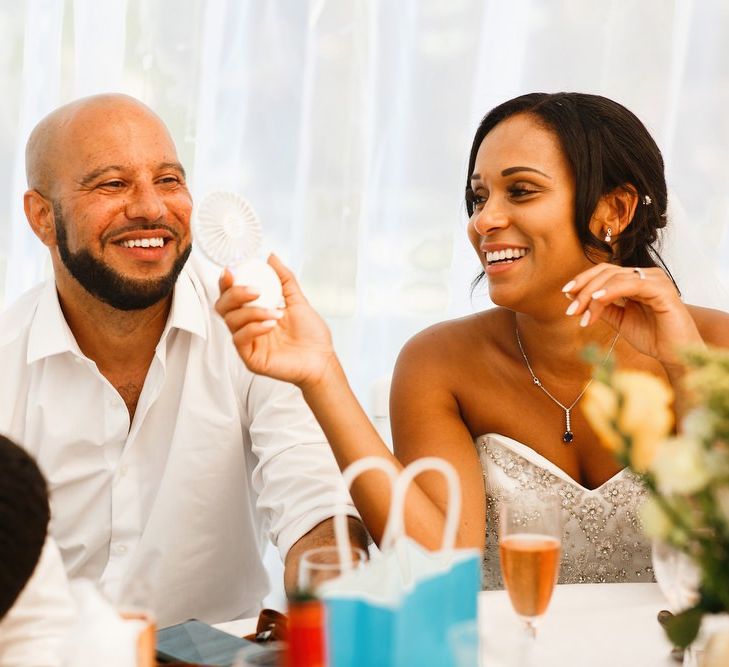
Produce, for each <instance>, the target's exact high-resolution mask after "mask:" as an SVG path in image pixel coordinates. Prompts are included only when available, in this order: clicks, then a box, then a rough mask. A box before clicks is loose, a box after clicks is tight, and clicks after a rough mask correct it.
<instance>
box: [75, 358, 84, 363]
mask: <svg viewBox="0 0 729 667" xmlns="http://www.w3.org/2000/svg"><path fill="white" fill-rule="evenodd" d="M73 360H74V361H75V362H76V363H77V364H82V363H83V362H84V360H83V359H82V358H81V357H74V358H73Z"/></svg>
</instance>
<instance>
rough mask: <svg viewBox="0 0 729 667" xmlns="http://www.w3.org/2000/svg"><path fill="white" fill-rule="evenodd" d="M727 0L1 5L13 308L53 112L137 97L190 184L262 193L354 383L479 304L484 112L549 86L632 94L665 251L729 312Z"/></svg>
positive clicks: (30, 243) (272, 224)
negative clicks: (477, 166)
mask: <svg viewBox="0 0 729 667" xmlns="http://www.w3.org/2000/svg"><path fill="white" fill-rule="evenodd" d="M727 43H729V4H727V3H725V2H724V1H723V0H702V1H701V2H699V1H694V2H692V1H691V0H675V1H670V0H612V1H608V0H589V1H588V0H509V1H507V0H501V1H492V2H488V1H485V0H449V1H448V2H442V0H399V1H398V2H388V1H387V0H308V1H307V0H208V1H207V2H205V1H203V0H174V1H173V0H105V2H97V1H96V0H66V1H65V2H64V1H63V0H25V1H24V2H23V1H19V0H0V82H1V85H2V91H3V105H2V107H0V175H1V176H2V178H0V304H1V303H3V302H4V304H5V305H8V304H9V303H10V302H11V301H13V300H14V299H15V298H17V296H18V295H19V294H20V293H22V292H23V291H24V290H25V289H27V288H28V287H29V286H31V285H32V284H33V283H35V282H37V281H38V280H40V279H41V278H42V277H43V276H44V275H45V273H46V272H47V271H48V269H47V259H46V255H47V253H46V251H45V249H44V248H43V247H42V246H41V245H40V243H39V242H38V241H36V240H35V238H34V237H33V236H32V234H30V232H29V230H28V228H27V225H26V223H25V220H24V216H23V212H22V202H21V196H22V192H23V190H24V187H25V183H24V164H23V147H24V143H25V140H26V138H27V135H28V132H29V131H30V129H31V128H32V126H33V125H34V124H35V123H36V122H37V121H38V120H39V119H40V118H41V117H42V116H43V115H44V114H45V113H47V112H48V111H50V110H51V109H52V108H54V107H55V106H57V105H59V104H61V103H64V102H67V101H69V100H71V99H74V98H76V97H79V96H81V95H87V94H91V93H95V92H102V91H123V92H128V93H130V94H133V95H135V96H137V97H139V98H141V99H142V100H143V101H145V102H146V103H148V104H149V105H150V106H152V107H153V108H154V109H155V110H156V111H157V112H158V113H159V114H160V115H161V116H162V117H163V118H164V119H165V120H166V122H167V123H168V125H169V126H170V128H171V130H172V132H173V134H174V136H175V138H176V140H177V143H178V148H179V152H180V155H181V157H182V160H183V162H184V163H185V165H186V167H187V169H188V171H189V173H190V180H191V186H192V190H193V195H194V196H195V197H196V198H197V199H200V198H201V197H202V196H203V195H204V194H205V193H206V192H208V191H211V190H215V189H230V190H234V191H236V192H239V193H241V194H243V195H244V196H246V197H247V198H249V199H250V200H251V201H252V202H253V204H254V206H255V208H256V209H257V210H258V212H259V214H260V216H261V218H262V219H263V222H264V226H265V231H266V236H267V242H268V245H269V246H270V247H271V248H273V249H275V250H276V251H277V252H279V253H280V254H281V255H283V256H284V257H285V258H286V259H287V260H288V262H289V263H290V264H291V265H292V266H293V267H294V269H295V270H296V271H297V272H298V274H299V275H300V277H301V280H302V282H303V284H304V286H305V288H306V290H307V292H308V294H309V296H310V298H311V299H312V301H313V302H314V303H315V305H316V306H317V307H318V308H319V309H320V310H321V312H322V313H323V314H324V315H325V316H326V317H327V319H328V321H329V322H330V324H331V326H332V329H333V331H334V335H335V339H336V344H337V347H338V349H339V351H340V353H341V355H342V357H343V359H344V362H345V365H346V367H347V370H348V371H349V373H350V376H351V377H352V379H353V382H354V385H355V388H356V389H357V391H358V393H359V394H360V396H361V397H362V398H363V399H364V400H365V402H367V399H368V397H367V393H366V390H367V387H369V386H370V384H371V383H372V381H373V380H374V379H375V378H377V377H378V376H382V375H387V374H389V372H390V370H391V368H392V364H393V362H394V359H395V357H396V354H397V351H398V350H399V348H400V347H401V346H402V344H403V343H404V341H405V340H406V339H407V338H408V337H409V336H411V335H412V334H413V333H415V332H416V331H418V330H420V329H421V328H423V327H424V326H426V325H428V324H430V323H432V322H435V321H438V320H441V319H444V318H446V317H451V316H457V315H461V314H465V313H468V312H472V311H473V310H474V309H476V308H481V307H484V306H485V305H486V304H487V302H486V300H485V299H484V298H479V297H478V296H477V297H476V298H475V299H471V297H470V294H469V283H470V280H471V279H472V278H473V276H474V275H475V274H476V272H477V269H478V265H477V261H476V258H475V255H474V253H473V251H472V250H470V248H468V246H467V244H466V240H465V233H464V230H465V222H466V221H465V213H464V207H463V205H462V193H463V186H464V182H465V169H466V164H467V156H468V149H469V146H470V141H471V136H472V133H473V131H474V129H475V127H476V125H477V123H478V120H479V119H480V118H481V116H483V114H484V113H485V112H486V111H487V110H488V109H489V108H490V107H492V106H493V105H495V104H497V103H498V102H500V101H502V100H504V99H506V98H508V97H511V96H513V95H516V94H519V93H522V92H528V91H533V90H543V91H557V90H580V91H585V92H595V93H600V94H604V95H607V96H610V97H612V98H614V99H617V100H619V101H621V102H623V103H624V104H626V105H627V106H628V107H629V108H631V109H632V110H633V111H635V112H636V113H637V114H638V115H639V116H640V117H641V118H642V119H643V120H644V121H645V122H646V124H647V125H648V127H649V128H650V129H651V130H652V132H653V133H654V136H655V137H656V139H657V141H658V143H659V145H660V146H661V147H662V149H663V151H664V155H665V157H666V161H667V165H668V172H669V182H670V188H671V193H672V197H671V207H672V221H671V227H672V232H671V234H670V239H669V247H668V248H667V251H666V255H667V259H668V262H669V265H671V266H672V268H673V269H675V273H676V276H677V279H678V282H679V285H680V286H681V287H682V289H683V291H684V294H685V296H686V298H687V300H688V301H691V302H694V303H702V304H705V305H715V306H720V307H724V308H728V307H729V299H728V298H727V285H729V224H728V222H727V221H728V219H729V188H727V186H726V176H725V173H726V170H727V165H728V164H729V115H727V113H726V108H727V105H728V103H729V49H727V48H726V44H727Z"/></svg>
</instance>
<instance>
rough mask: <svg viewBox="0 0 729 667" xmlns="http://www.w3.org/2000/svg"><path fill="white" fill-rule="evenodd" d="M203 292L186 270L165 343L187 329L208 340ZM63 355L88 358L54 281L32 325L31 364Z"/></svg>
mask: <svg viewBox="0 0 729 667" xmlns="http://www.w3.org/2000/svg"><path fill="white" fill-rule="evenodd" d="M202 292H203V290H202V287H201V286H200V285H195V284H194V283H193V278H192V276H191V275H190V274H189V273H188V272H187V271H184V270H183V271H182V273H180V277H179V278H178V279H177V283H176V284H175V291H174V292H173V295H172V307H171V308H170V314H169V316H168V317H167V324H166V325H165V329H164V332H163V333H162V336H161V338H160V340H161V341H163V340H165V339H166V337H167V334H168V333H169V332H170V331H171V330H172V329H183V330H185V331H189V332H190V333H193V334H195V335H197V336H200V337H201V338H203V339H205V338H207V327H206V325H205V313H204V309H203V295H202ZM63 352H71V353H72V354H74V355H76V356H78V357H83V356H84V355H83V352H81V349H80V348H79V346H78V343H77V342H76V339H75V338H74V336H73V332H72V331H71V329H70V328H69V326H68V323H67V322H66V318H65V317H64V316H63V311H62V310H61V304H60V302H59V300H58V293H57V292H56V283H55V281H54V280H53V279H51V280H48V281H47V282H46V284H45V285H44V287H43V290H42V291H41V296H40V299H39V301H38V306H37V308H36V311H35V316H34V317H33V322H32V323H31V326H30V334H29V338H28V353H27V363H29V364H32V363H33V362H35V361H38V360H39V359H43V358H45V357H51V356H53V355H54V354H62V353H63Z"/></svg>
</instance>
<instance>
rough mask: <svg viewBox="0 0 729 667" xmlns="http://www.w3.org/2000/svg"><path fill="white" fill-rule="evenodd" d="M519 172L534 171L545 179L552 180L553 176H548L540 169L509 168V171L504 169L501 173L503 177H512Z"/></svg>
mask: <svg viewBox="0 0 729 667" xmlns="http://www.w3.org/2000/svg"><path fill="white" fill-rule="evenodd" d="M519 171H533V172H534V173H536V174H541V175H542V176H544V178H549V179H551V178H552V177H551V176H547V174H545V173H544V172H543V171H539V169H535V168H534V167H509V168H508V169H504V171H502V172H501V175H502V176H511V175H512V174H516V173H517V172H519Z"/></svg>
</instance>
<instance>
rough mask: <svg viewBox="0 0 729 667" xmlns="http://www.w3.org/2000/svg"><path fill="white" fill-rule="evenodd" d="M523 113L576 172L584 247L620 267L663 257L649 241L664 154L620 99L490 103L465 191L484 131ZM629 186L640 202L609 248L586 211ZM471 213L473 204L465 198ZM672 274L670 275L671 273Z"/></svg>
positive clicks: (537, 96) (661, 215)
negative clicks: (551, 136) (550, 135)
mask: <svg viewBox="0 0 729 667" xmlns="http://www.w3.org/2000/svg"><path fill="white" fill-rule="evenodd" d="M519 113H528V114H530V115H532V116H534V117H535V119H537V121H538V122H542V123H543V124H544V125H545V126H546V127H547V128H549V129H551V130H552V131H553V132H554V133H555V134H556V135H557V137H558V138H559V141H560V143H561V146H562V150H563V151H564V154H565V156H566V158H567V162H568V163H569V165H570V168H571V169H572V174H573V176H574V179H575V210H574V215H575V217H574V222H575V228H576V230H577V236H578V238H579V239H580V242H581V243H582V247H583V248H584V249H585V254H586V255H587V256H588V257H589V258H590V259H593V260H594V258H595V253H593V252H591V251H593V250H594V251H599V253H607V254H608V255H609V257H610V261H611V262H613V263H616V264H619V265H621V266H641V267H649V266H658V265H659V263H660V265H661V266H662V267H663V268H666V267H665V265H664V264H663V260H662V259H661V257H660V255H659V254H658V252H657V250H656V248H655V247H654V246H653V244H654V243H655V242H656V240H657V239H658V230H659V229H661V228H662V227H664V226H665V224H666V206H667V194H666V179H665V176H664V168H663V157H662V156H661V151H660V150H659V149H658V146H657V145H656V142H655V141H653V138H652V137H651V135H650V134H649V132H648V130H647V129H646V128H645V126H644V125H643V123H641V121H640V120H639V119H638V117H637V116H636V115H635V114H633V113H632V112H631V111H629V110H628V109H626V108H625V107H624V106H623V105H622V104H618V103H617V102H614V101H613V100H609V99H608V98H606V97H601V96H600V95H587V94H584V93H553V94H550V93H530V94H528V95H521V96H520V97H515V98H514V99H512V100H509V101H508V102H504V103H503V104H500V105H499V106H497V107H495V108H494V109H492V110H491V111H490V112H489V113H488V114H487V115H486V116H485V117H484V119H483V120H482V121H481V124H480V125H479V127H478V131H477V132H476V136H475V138H474V140H473V146H472V147H471V157H470V159H469V162H468V174H467V175H466V189H467V191H468V190H470V178H471V175H472V174H473V170H474V165H475V162H476V153H477V152H478V149H479V147H480V146H481V142H482V141H483V139H484V137H485V136H486V135H487V134H488V133H489V132H490V131H491V130H492V129H493V128H494V127H495V126H496V125H498V124H499V123H500V122H501V121H503V120H506V119H507V118H509V117H510V116H513V115H515V114H519ZM631 185H632V186H633V187H634V188H635V190H636V191H637V194H638V205H637V207H636V210H635V215H634V216H633V220H632V222H631V223H630V224H629V225H628V226H627V227H626V228H625V229H622V230H620V235H619V236H618V239H617V243H616V244H615V247H614V248H611V246H610V245H609V244H607V243H605V241H603V239H601V238H598V237H597V236H595V235H594V234H593V233H592V232H591V231H590V218H591V217H592V214H593V212H594V211H595V207H596V206H597V204H598V201H599V200H600V197H601V196H602V195H605V194H607V193H609V192H612V191H613V190H614V189H615V188H618V187H624V186H627V187H628V188H629V187H630V186H631ZM466 208H467V210H468V214H469V216H470V215H472V214H473V203H472V202H471V201H470V198H469V197H467V198H466ZM669 275H670V274H669Z"/></svg>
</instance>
